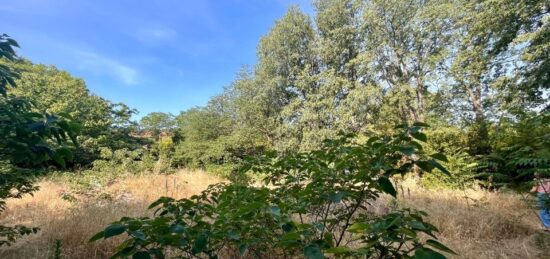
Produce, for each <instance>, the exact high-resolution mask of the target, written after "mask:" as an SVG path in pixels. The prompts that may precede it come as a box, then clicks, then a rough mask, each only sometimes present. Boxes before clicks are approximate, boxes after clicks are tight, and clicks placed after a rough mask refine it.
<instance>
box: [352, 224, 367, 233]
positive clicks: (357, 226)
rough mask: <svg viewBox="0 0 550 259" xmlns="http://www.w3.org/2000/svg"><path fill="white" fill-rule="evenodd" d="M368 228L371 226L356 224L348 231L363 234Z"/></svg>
mask: <svg viewBox="0 0 550 259" xmlns="http://www.w3.org/2000/svg"><path fill="white" fill-rule="evenodd" d="M367 228H369V225H368V224H366V223H355V224H353V225H351V226H350V227H349V228H348V229H347V231H348V232H352V233H361V232H363V231H364V230H365V229H367Z"/></svg>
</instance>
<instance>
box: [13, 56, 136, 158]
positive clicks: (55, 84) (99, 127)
mask: <svg viewBox="0 0 550 259" xmlns="http://www.w3.org/2000/svg"><path fill="white" fill-rule="evenodd" d="M2 63H3V64H5V65H6V66H8V67H10V69H12V70H13V71H17V73H18V74H19V75H20V76H19V78H17V79H16V80H15V83H16V84H17V86H18V87H16V88H11V89H9V90H8V93H10V94H12V95H14V96H18V97H21V98H25V99H28V100H30V101H32V102H33V103H34V104H36V105H35V108H33V109H34V110H36V111H38V112H44V113H55V114H62V115H64V116H66V117H68V118H71V120H72V121H74V122H77V123H79V124H80V125H81V130H80V135H79V137H78V138H79V143H80V147H79V148H78V150H76V153H77V154H78V155H77V157H76V159H75V161H74V163H76V164H80V165H88V164H90V163H91V162H92V161H93V160H95V159H97V158H98V157H99V150H100V148H101V147H108V148H111V149H120V148H130V147H133V148H135V147H137V146H139V145H137V142H138V139H135V138H133V137H131V136H130V135H129V133H130V132H131V131H134V130H135V125H134V123H133V122H132V121H131V116H132V115H133V114H134V113H135V112H136V111H135V110H133V109H130V108H129V107H128V106H126V105H125V104H122V103H112V102H110V101H108V100H105V99H104V98H101V97H99V96H97V95H95V94H93V93H91V92H90V90H89V89H88V88H87V87H86V84H85V83H84V81H83V80H82V79H78V78H75V77H73V76H72V75H70V74H69V73H68V72H66V71H62V70H59V69H57V68H56V67H54V66H45V65H39V64H33V63H31V62H30V61H28V60H18V61H17V62H9V63H7V62H5V61H3V62H2Z"/></svg>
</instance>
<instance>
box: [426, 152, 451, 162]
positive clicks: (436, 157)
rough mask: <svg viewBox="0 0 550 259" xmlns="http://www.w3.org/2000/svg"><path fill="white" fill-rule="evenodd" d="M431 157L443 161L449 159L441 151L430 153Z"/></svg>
mask: <svg viewBox="0 0 550 259" xmlns="http://www.w3.org/2000/svg"><path fill="white" fill-rule="evenodd" d="M430 156H431V157H433V158H435V159H437V160H439V161H443V162H447V163H448V162H449V160H448V159H447V156H445V155H444V154H441V153H435V154H431V155H430Z"/></svg>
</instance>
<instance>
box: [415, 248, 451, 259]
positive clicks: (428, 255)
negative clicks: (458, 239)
mask: <svg viewBox="0 0 550 259" xmlns="http://www.w3.org/2000/svg"><path fill="white" fill-rule="evenodd" d="M414 258H415V259H446V258H447V257H445V256H444V255H442V254H440V253H438V252H436V251H432V250H430V249H427V248H418V249H416V251H415V252H414Z"/></svg>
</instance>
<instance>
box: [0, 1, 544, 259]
mask: <svg viewBox="0 0 550 259" xmlns="http://www.w3.org/2000/svg"><path fill="white" fill-rule="evenodd" d="M313 6H314V9H315V11H314V14H312V15H308V14H306V13H304V12H302V11H301V10H300V9H299V8H298V7H290V8H289V10H288V11H287V13H286V14H285V15H284V16H283V17H282V18H280V19H279V20H277V21H276V22H275V24H274V25H273V27H272V28H271V29H270V30H269V32H268V33H267V34H266V35H264V36H263V37H262V38H261V40H260V41H259V44H258V50H257V64H255V65H254V66H253V67H252V68H249V69H243V70H242V71H240V72H239V73H238V74H237V77H236V79H235V80H234V81H233V83H231V85H229V86H227V87H226V88H224V91H223V92H222V93H221V94H219V95H217V96H214V97H213V98H211V100H210V101H209V102H208V103H207V104H206V105H205V106H204V107H195V108H192V109H189V110H186V111H182V112H181V113H180V114H177V115H172V114H168V113H162V112H154V113H150V114H148V115H145V116H144V117H142V118H141V120H140V121H139V123H138V122H135V121H133V116H135V115H136V113H137V110H134V109H132V108H130V107H128V106H126V105H125V104H123V103H113V102H111V101H108V100H106V99H104V98H102V97H99V96H97V95H94V94H93V93H91V92H90V91H89V90H88V89H87V87H86V85H85V83H84V81H83V80H81V79H78V78H75V77H73V76H71V75H70V74H69V73H67V72H65V71H61V70H59V69H57V68H55V67H54V66H45V65H40V64H33V63H32V62H31V61H29V60H26V59H22V58H20V57H18V56H17V55H16V52H15V51H14V48H17V47H19V46H18V44H17V42H16V41H15V40H13V39H12V38H10V37H9V36H7V35H5V34H3V35H2V36H0V133H1V134H2V139H1V140H0V212H4V211H5V209H6V204H7V203H6V202H7V200H8V199H14V198H21V197H22V196H23V195H25V194H32V193H33V192H34V191H36V190H37V187H36V186H34V184H33V182H34V181H36V180H37V179H38V178H39V177H41V176H44V175H48V174H51V173H52V172H54V171H59V170H62V171H64V172H62V173H60V175H62V177H61V178H63V179H65V180H66V182H69V183H70V184H71V186H72V190H69V191H64V192H63V197H64V199H67V200H73V198H74V197H76V196H79V195H83V194H85V195H88V196H89V197H92V198H93V197H94V195H96V196H100V195H103V191H104V189H105V188H108V187H109V186H110V185H112V184H114V183H116V182H117V181H119V180H120V179H123V178H125V179H128V178H132V177H138V176H139V175H142V174H144V173H152V174H165V175H168V174H171V173H173V172H175V171H176V170H178V169H180V168H194V169H203V170H206V171H208V172H210V173H214V174H216V175H218V176H221V177H223V178H226V179H228V180H230V182H227V183H221V184H217V185H214V186H211V187H209V188H208V189H206V190H204V191H203V192H201V193H200V194H198V195H196V196H193V197H189V198H184V199H181V200H178V199H173V198H169V197H163V198H161V199H159V200H158V201H157V202H155V203H153V205H152V207H153V208H156V209H157V211H156V214H155V215H154V216H152V217H134V218H129V217H124V218H122V219H121V220H120V221H118V222H116V223H114V224H112V225H110V226H109V227H107V229H105V230H104V231H102V232H100V233H98V234H97V235H96V236H95V237H94V239H100V238H110V237H113V236H118V235H122V234H124V233H126V234H127V235H128V239H127V240H126V241H125V242H124V243H122V244H121V246H120V247H119V248H118V250H117V253H116V254H115V256H119V257H125V256H134V257H136V258H150V257H159V258H161V257H163V256H167V257H170V256H184V257H194V256H195V257H211V258H214V257H216V256H217V255H224V256H229V257H239V256H241V257H265V256H267V255H268V254H269V256H274V257H283V258H288V257H295V256H298V257H308V258H322V257H323V256H324V255H330V256H335V257H381V258H384V257H385V258H393V257H412V256H415V257H419V258H440V257H442V256H443V255H442V254H441V253H443V254H445V253H447V255H449V254H452V251H451V250H449V249H448V248H446V247H445V246H443V245H442V244H440V243H439V242H438V241H435V239H436V236H435V233H436V232H437V228H436V226H435V225H436V224H434V225H432V224H430V223H428V220H426V218H428V217H429V216H426V214H424V213H423V212H421V211H417V210H414V209H408V208H405V207H403V206H395V207H394V208H392V209H391V210H389V211H386V212H385V213H379V214H377V213H373V212H372V210H371V208H370V207H369V204H372V203H375V202H376V201H377V200H379V199H380V197H385V196H384V195H385V194H389V195H391V196H396V189H399V190H401V191H402V193H401V195H403V197H402V198H404V197H405V192H404V191H403V187H402V186H401V183H402V182H403V181H404V180H405V179H414V180H415V182H416V184H417V185H418V186H421V187H422V188H426V189H427V190H431V191H438V192H443V191H444V190H446V189H455V190H460V191H462V192H464V193H465V192H466V190H467V189H469V188H474V189H475V188H483V189H487V190H494V191H508V190H513V191H519V192H520V193H523V194H525V193H527V191H528V190H530V189H531V187H532V186H533V185H535V184H539V183H541V182H542V181H543V180H544V179H547V178H550V133H549V132H550V99H549V97H550V89H549V86H550V82H549V78H550V74H549V73H550V62H549V57H550V45H549V42H550V6H549V3H548V1H545V0H533V1H516V0H456V1H448V0H431V1H417V0H315V1H313ZM419 121H420V122H425V123H427V124H424V123H419ZM428 124H429V125H431V127H429V128H425V126H426V125H428ZM395 125H403V126H401V127H400V128H397V129H396V128H395ZM372 136H378V137H372ZM428 136H429V138H428ZM272 150H273V151H272ZM442 154H446V155H442ZM251 161H255V163H251ZM435 169H437V170H436V171H441V172H443V174H441V173H426V172H431V171H432V170H435ZM56 175H57V174H56ZM166 186H168V183H166ZM394 186H396V187H394ZM383 193H385V194H383ZM539 195H541V196H545V197H543V198H542V200H545V198H546V196H548V193H545V194H544V193H543V194H539ZM89 197H88V198H89ZM96 198H97V197H96ZM465 199H466V204H467V207H468V209H470V203H469V201H470V200H469V197H467V196H466V197H465ZM546 200H548V199H546ZM476 202H478V201H475V202H474V205H473V206H477V203H476ZM540 204H542V206H540V207H542V209H548V208H544V207H548V204H547V203H546V202H540ZM117 215H118V214H117ZM110 220H112V219H110ZM439 223H441V222H439ZM2 224H3V223H2ZM37 230H38V229H37V228H34V227H32V226H21V225H9V226H8V225H6V226H4V225H0V246H2V245H11V244H13V242H14V241H15V240H16V239H18V238H21V237H22V236H23V235H27V234H31V233H34V232H36V231H37ZM426 238H428V239H426ZM541 240H542V241H541ZM446 241H448V240H446ZM539 241H540V242H539ZM539 241H537V242H538V243H541V244H542V243H545V242H547V240H545V239H540V240H539ZM50 245H51V244H50ZM65 247H66V245H65V243H63V248H65ZM56 249H57V250H60V249H61V243H59V244H58V245H56ZM57 250H56V255H55V256H58V255H59V253H60V252H59V251H57Z"/></svg>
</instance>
